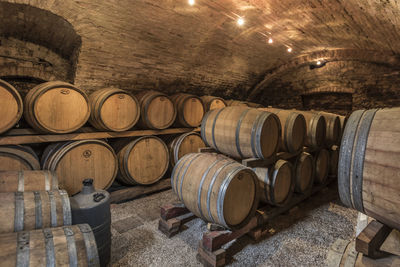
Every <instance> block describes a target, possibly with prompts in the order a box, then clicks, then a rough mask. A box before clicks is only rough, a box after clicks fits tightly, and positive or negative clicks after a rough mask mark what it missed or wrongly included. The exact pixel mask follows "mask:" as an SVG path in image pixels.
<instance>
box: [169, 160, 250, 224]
mask: <svg viewBox="0 0 400 267" xmlns="http://www.w3.org/2000/svg"><path fill="white" fill-rule="evenodd" d="M257 183H258V181H257V176H256V174H255V173H254V171H253V170H251V169H249V168H247V167H245V166H243V165H241V164H239V163H238V162H236V161H234V160H232V159H230V158H228V157H225V156H223V155H218V154H215V153H190V154H187V155H185V156H184V157H182V158H181V159H180V160H179V161H178V163H177V164H176V165H175V168H174V169H173V171H172V174H171V185H172V189H173V190H174V192H175V193H176V194H177V195H178V198H179V199H180V200H181V201H182V202H183V203H184V205H185V207H186V208H188V209H189V210H190V211H191V212H193V213H194V214H195V215H196V216H198V217H200V218H202V219H203V220H205V221H208V222H213V223H216V224H220V225H223V226H225V227H227V228H233V229H235V228H240V227H241V226H243V225H245V224H246V223H247V222H248V221H249V220H250V219H251V217H252V216H253V215H254V212H255V210H256V208H257V205H258V189H257V187H258V185H257Z"/></svg>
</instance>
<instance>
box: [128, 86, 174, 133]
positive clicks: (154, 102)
mask: <svg viewBox="0 0 400 267" xmlns="http://www.w3.org/2000/svg"><path fill="white" fill-rule="evenodd" d="M135 97H136V98H137V100H138V101H139V103H140V119H139V126H140V127H142V128H146V129H154V130H161V129H166V128H168V127H170V126H171V125H172V124H173V123H174V121H175V118H176V109H175V105H174V103H173V102H172V101H171V99H169V98H168V96H167V95H165V94H163V93H160V92H156V91H142V92H140V93H138V94H136V95H135Z"/></svg>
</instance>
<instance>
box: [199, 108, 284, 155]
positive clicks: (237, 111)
mask: <svg viewBox="0 0 400 267" xmlns="http://www.w3.org/2000/svg"><path fill="white" fill-rule="evenodd" d="M280 135H281V124H280V122H279V119H278V117H277V116H276V115H275V114H273V113H270V112H267V111H262V110H257V109H251V108H246V107H226V108H223V109H214V110H210V111H209V112H208V113H207V114H206V115H205V116H204V119H203V122H202V124H201V136H202V138H203V141H204V143H205V144H206V145H207V146H209V147H212V148H214V149H215V150H217V151H220V152H221V153H223V154H226V155H230V156H232V157H235V158H242V159H243V158H263V159H265V158H268V157H270V156H272V155H273V154H274V153H275V152H276V151H277V148H278V145H279V137H280Z"/></svg>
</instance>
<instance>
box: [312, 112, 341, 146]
mask: <svg viewBox="0 0 400 267" xmlns="http://www.w3.org/2000/svg"><path fill="white" fill-rule="evenodd" d="M317 114H319V115H322V116H324V118H325V122H326V138H325V142H326V145H327V146H328V147H329V146H333V145H338V144H339V143H340V138H341V137H342V129H341V126H340V118H339V115H337V114H333V113H328V112H323V111H320V112H317Z"/></svg>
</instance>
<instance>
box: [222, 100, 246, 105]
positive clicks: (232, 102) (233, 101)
mask: <svg viewBox="0 0 400 267" xmlns="http://www.w3.org/2000/svg"><path fill="white" fill-rule="evenodd" d="M225 103H226V104H227V105H228V106H243V107H249V105H248V104H247V103H246V102H244V101H239V100H233V99H231V100H225Z"/></svg>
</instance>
